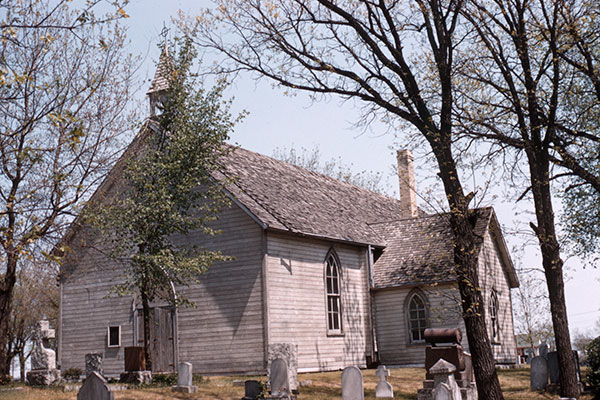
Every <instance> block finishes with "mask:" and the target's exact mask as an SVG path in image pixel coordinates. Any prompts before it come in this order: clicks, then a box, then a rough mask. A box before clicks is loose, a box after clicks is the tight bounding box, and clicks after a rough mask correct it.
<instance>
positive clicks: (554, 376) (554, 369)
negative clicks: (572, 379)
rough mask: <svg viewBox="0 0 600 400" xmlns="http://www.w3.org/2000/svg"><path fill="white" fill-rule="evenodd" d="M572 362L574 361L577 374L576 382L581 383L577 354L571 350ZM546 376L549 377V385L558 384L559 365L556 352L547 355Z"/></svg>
mask: <svg viewBox="0 0 600 400" xmlns="http://www.w3.org/2000/svg"><path fill="white" fill-rule="evenodd" d="M573 360H574V361H575V370H576V371H575V372H577V380H578V381H579V382H581V368H580V365H579V354H577V351H576V350H573ZM548 375H549V377H550V383H551V384H554V385H559V384H560V364H559V363H558V352H556V351H551V352H549V353H548Z"/></svg>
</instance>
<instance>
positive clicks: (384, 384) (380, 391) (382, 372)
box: [375, 365, 394, 398]
mask: <svg viewBox="0 0 600 400" xmlns="http://www.w3.org/2000/svg"><path fill="white" fill-rule="evenodd" d="M375 375H377V376H378V377H379V383H378V384H377V387H376V388H375V397H383V398H393V397H394V388H393V387H392V385H391V384H390V383H389V382H388V381H386V380H385V378H387V377H388V376H390V371H389V370H388V369H387V368H386V367H385V365H380V366H379V367H377V372H375Z"/></svg>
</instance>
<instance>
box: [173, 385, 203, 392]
mask: <svg viewBox="0 0 600 400" xmlns="http://www.w3.org/2000/svg"><path fill="white" fill-rule="evenodd" d="M171 390H172V391H174V392H181V393H196V392H197V391H198V386H173V387H172V388H171Z"/></svg>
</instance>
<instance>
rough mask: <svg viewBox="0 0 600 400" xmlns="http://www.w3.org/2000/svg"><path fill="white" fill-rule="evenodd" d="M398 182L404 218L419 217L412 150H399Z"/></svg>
mask: <svg viewBox="0 0 600 400" xmlns="http://www.w3.org/2000/svg"><path fill="white" fill-rule="evenodd" d="M396 156H397V158H398V181H399V183H400V207H401V212H402V215H401V217H402V218H414V217H416V216H418V213H419V209H418V208H417V193H416V191H415V168H414V166H413V155H412V151H410V150H398V152H397V154H396Z"/></svg>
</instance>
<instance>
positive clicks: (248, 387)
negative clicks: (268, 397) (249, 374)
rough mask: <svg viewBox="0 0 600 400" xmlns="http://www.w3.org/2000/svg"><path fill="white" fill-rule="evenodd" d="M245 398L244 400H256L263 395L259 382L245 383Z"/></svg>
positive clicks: (250, 381)
mask: <svg viewBox="0 0 600 400" xmlns="http://www.w3.org/2000/svg"><path fill="white" fill-rule="evenodd" d="M244 392H245V393H244V398H243V399H242V400H256V399H258V396H260V395H261V394H262V386H261V384H260V382H259V381H254V380H249V381H246V382H244Z"/></svg>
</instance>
